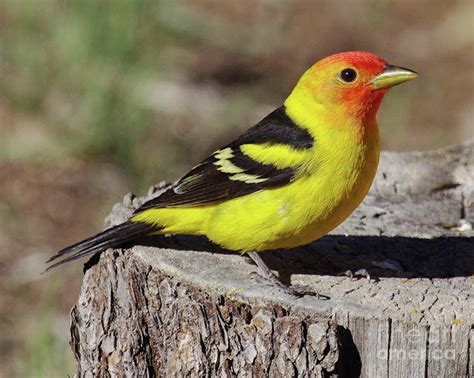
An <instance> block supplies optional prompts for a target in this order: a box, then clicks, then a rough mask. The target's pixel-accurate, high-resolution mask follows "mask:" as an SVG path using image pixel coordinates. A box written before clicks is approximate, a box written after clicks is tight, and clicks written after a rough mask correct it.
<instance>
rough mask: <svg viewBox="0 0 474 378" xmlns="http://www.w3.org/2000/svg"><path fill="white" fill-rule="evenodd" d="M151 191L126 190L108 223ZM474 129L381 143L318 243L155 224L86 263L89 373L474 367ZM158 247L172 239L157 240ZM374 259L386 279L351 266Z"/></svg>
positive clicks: (453, 372) (79, 319) (76, 313)
mask: <svg viewBox="0 0 474 378" xmlns="http://www.w3.org/2000/svg"><path fill="white" fill-rule="evenodd" d="M159 190H160V188H153V189H152V190H151V191H150V193H149V195H148V196H147V197H146V198H135V197H134V196H133V195H127V196H126V197H125V199H124V202H123V203H122V204H118V205H115V207H114V209H113V211H112V214H111V215H110V216H109V218H108V225H113V224H118V223H121V222H123V221H124V220H125V219H126V218H127V217H128V216H130V214H131V212H132V211H133V209H134V208H136V207H138V206H139V205H140V204H141V203H143V201H145V200H146V199H149V198H150V197H152V196H156V195H157V191H159ZM473 220H474V141H471V142H469V143H466V144H464V145H462V146H455V147H450V148H446V149H442V150H436V151H428V152H413V153H390V152H385V153H383V154H382V159H381V164H380V167H379V171H378V174H377V177H376V181H375V183H374V185H373V187H372V189H371V192H370V193H369V195H368V196H367V198H366V199H365V201H364V203H363V204H362V205H361V206H360V207H359V209H357V211H356V212H355V213H354V214H353V215H352V216H351V217H350V218H349V219H348V220H347V221H346V222H345V223H344V224H342V225H341V226H340V227H339V228H337V229H336V230H334V231H333V232H332V233H331V235H328V236H326V237H324V238H322V239H320V240H319V241H316V242H314V243H312V244H310V245H308V246H305V247H301V248H296V249H293V250H285V251H271V252H265V253H262V255H261V256H262V258H263V259H264V260H265V262H266V263H267V264H268V265H269V266H270V268H271V269H273V270H274V271H276V272H278V274H279V275H280V278H281V279H282V280H283V281H284V282H287V283H292V284H304V285H311V286H313V287H315V288H317V290H318V291H319V292H320V293H321V294H324V295H328V296H329V297H330V298H331V299H330V300H318V299H316V298H315V297H310V296H305V297H302V298H295V297H292V296H289V295H286V294H285V293H283V292H281V291H280V290H279V289H278V288H276V287H273V286H270V285H268V284H267V283H266V282H265V281H264V280H262V279H261V278H260V277H259V276H258V274H257V273H256V272H257V269H256V267H255V266H254V265H253V264H252V263H251V261H250V260H249V259H248V258H246V257H243V256H240V255H239V254H234V253H226V252H224V251H219V250H218V249H217V248H216V247H214V246H212V245H211V244H210V243H209V242H207V241H206V240H204V239H203V238H195V237H186V236H181V237H157V238H155V239H154V240H152V239H150V240H144V241H143V244H145V246H134V247H133V248H131V250H115V251H112V250H109V251H107V252H106V253H104V254H103V255H102V256H100V258H98V257H95V258H93V259H92V260H91V261H90V262H89V263H87V264H86V268H87V269H86V272H85V275H84V282H83V285H82V290H81V294H80V297H79V300H78V302H77V304H76V305H75V307H74V309H73V310H72V324H71V334H72V341H71V346H72V349H73V351H74V354H75V357H76V360H77V372H76V374H77V376H81V377H82V376H140V377H141V376H174V375H179V376H184V375H186V376H201V375H202V376H235V375H239V376H256V377H263V376H272V377H274V376H285V377H286V376H314V377H323V376H334V377H346V376H363V377H463V376H469V375H470V376H473V375H474V368H473V362H474V331H473V324H474V317H473V309H474V299H473V282H474V276H473V273H474V245H473V244H474V243H473V239H472V236H473V235H474V232H473V231H472V222H473ZM158 246H160V247H158ZM362 268H364V269H366V270H367V271H368V272H369V273H370V275H371V276H373V277H378V279H377V280H373V279H372V280H368V279H366V278H359V279H355V278H350V277H347V276H346V275H344V274H343V272H345V271H347V270H351V271H352V272H356V271H358V270H359V269H362Z"/></svg>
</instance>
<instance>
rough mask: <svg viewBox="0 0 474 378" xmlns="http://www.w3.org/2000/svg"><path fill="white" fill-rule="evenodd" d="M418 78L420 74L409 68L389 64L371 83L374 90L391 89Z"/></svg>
mask: <svg viewBox="0 0 474 378" xmlns="http://www.w3.org/2000/svg"><path fill="white" fill-rule="evenodd" d="M417 76H418V74H417V73H416V72H415V71H412V70H409V69H408V68H403V67H397V66H392V65H391V64H387V65H386V66H385V68H384V70H383V71H382V72H380V73H379V74H378V75H377V76H375V77H374V78H373V79H372V80H371V81H370V84H372V87H374V89H380V88H390V87H393V86H394V85H398V84H401V83H404V82H405V81H408V80H411V79H414V78H415V77H417Z"/></svg>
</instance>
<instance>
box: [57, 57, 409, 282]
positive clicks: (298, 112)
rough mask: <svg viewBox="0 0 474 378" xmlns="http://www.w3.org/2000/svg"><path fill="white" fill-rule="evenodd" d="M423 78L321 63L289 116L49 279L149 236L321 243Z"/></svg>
mask: <svg viewBox="0 0 474 378" xmlns="http://www.w3.org/2000/svg"><path fill="white" fill-rule="evenodd" d="M416 76H417V74H416V72H414V71H411V70H409V69H406V68H403V67H397V66H393V65H391V64H388V63H387V62H386V61H385V60H383V59H382V58H380V57H378V56H376V55H374V54H370V53H367V52H363V51H350V52H346V53H339V54H334V55H331V56H329V57H327V58H325V59H322V60H320V61H319V62H317V63H316V64H314V65H313V66H312V67H310V68H309V69H308V70H307V71H306V72H305V73H304V74H303V76H302V77H301V79H300V80H299V82H298V83H297V85H296V87H295V88H294V90H293V91H292V93H291V94H290V96H289V97H288V98H287V99H286V101H285V104H284V106H281V107H279V108H277V109H276V110H275V111H273V112H272V113H270V114H269V115H268V116H267V117H265V118H264V119H262V120H261V121H260V122H259V123H257V124H256V125H255V126H254V127H252V128H250V129H249V130H247V131H246V132H245V133H243V134H242V135H241V136H239V137H238V138H237V139H236V140H234V141H232V142H231V143H230V144H228V145H226V146H225V147H222V148H221V149H219V150H218V151H216V152H214V153H213V154H212V155H211V156H209V157H208V158H207V159H205V160H203V161H202V162H201V163H200V164H199V165H197V166H196V167H194V168H193V169H191V171H189V172H188V173H187V174H186V175H185V176H183V178H181V179H180V180H179V181H178V182H177V183H176V184H175V185H173V186H172V187H170V188H168V190H166V191H165V192H164V193H162V194H161V195H160V196H158V197H156V198H153V199H151V200H149V201H147V202H146V203H144V204H143V205H142V206H141V207H140V208H138V209H137V210H136V212H135V214H134V215H133V216H132V217H131V218H130V219H129V220H127V221H126V222H124V223H122V224H119V225H116V226H114V227H111V228H109V229H107V230H105V231H102V232H100V233H98V234H96V235H93V236H91V237H89V238H87V239H85V240H82V241H80V242H78V243H76V244H73V245H71V246H69V247H66V248H64V249H62V250H61V251H59V252H58V253H56V254H55V255H54V256H52V257H51V259H50V260H49V261H48V262H53V261H54V260H57V261H56V262H54V263H52V265H51V266H50V267H49V268H48V269H51V268H53V267H56V266H58V265H61V264H64V263H66V262H68V261H73V260H75V259H78V258H80V257H83V256H87V255H92V254H96V253H101V252H103V251H105V250H106V249H108V248H121V247H122V246H126V245H129V244H130V243H135V242H136V241H137V240H139V239H140V238H141V237H143V236H146V235H150V234H191V235H204V236H207V237H208V238H209V239H210V240H211V241H213V242H214V243H216V244H218V245H220V246H222V247H224V248H227V249H231V250H234V251H241V252H254V251H255V252H259V251H264V250H269V249H276V248H291V247H296V246H300V245H303V244H307V243H309V242H311V241H313V240H316V239H318V238H320V237H321V236H324V235H325V234H327V233H328V232H329V231H331V230H332V229H333V228H335V227H336V226H337V225H339V224H340V223H341V222H342V221H344V219H346V218H347V217H348V216H349V215H350V214H351V213H352V212H353V211H354V209H355V208H356V207H357V206H358V205H359V204H360V203H361V202H362V200H363V199H364V197H365V195H366V194H367V192H368V191H369V189H370V186H371V184H372V181H373V179H374V177H375V172H376V170H377V165H378V160H379V153H380V143H379V132H378V127H377V123H376V119H375V116H376V114H377V111H378V109H379V106H380V104H381V101H382V99H383V97H384V95H385V93H386V92H387V91H388V89H389V88H390V87H392V86H394V85H398V84H400V83H403V82H405V81H408V80H411V79H414V78H415V77H416ZM250 256H253V257H252V259H254V260H255V259H256V257H255V256H257V255H255V254H254V253H252V254H251V255H250ZM60 257H62V258H63V259H62V260H59V258H60ZM262 264H263V262H261V261H260V262H258V265H259V266H261V265H262ZM267 270H268V269H267ZM267 273H268V272H267Z"/></svg>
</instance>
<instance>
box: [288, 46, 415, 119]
mask: <svg viewBox="0 0 474 378" xmlns="http://www.w3.org/2000/svg"><path fill="white" fill-rule="evenodd" d="M416 76H417V75H416V73H415V72H413V71H411V70H408V69H406V68H401V67H396V66H392V65H390V64H388V63H387V62H386V61H385V60H384V59H382V58H380V57H378V56H376V55H374V54H371V53H368V52H362V51H351V52H345V53H339V54H335V55H331V56H329V57H327V58H324V59H322V60H320V61H319V62H317V63H316V64H314V65H313V66H312V67H311V68H310V69H309V70H308V71H306V73H305V74H304V75H303V77H302V78H301V80H300V82H299V83H298V85H297V86H296V88H295V91H301V92H305V93H306V96H307V95H309V96H311V97H312V100H313V101H315V102H316V103H318V104H321V105H327V107H328V109H332V110H334V107H333V106H332V105H335V106H336V107H338V108H342V109H343V110H344V111H346V112H348V113H349V114H350V115H351V116H353V117H356V118H357V119H360V120H362V121H364V122H367V121H371V120H372V119H375V114H376V113H377V110H378V108H379V106H380V103H381V101H382V99H383V96H384V94H385V93H386V92H387V91H388V89H390V87H392V86H394V85H397V84H400V83H403V82H404V81H407V80H410V79H413V78H415V77H416ZM294 94H295V93H294ZM297 95H298V94H297Z"/></svg>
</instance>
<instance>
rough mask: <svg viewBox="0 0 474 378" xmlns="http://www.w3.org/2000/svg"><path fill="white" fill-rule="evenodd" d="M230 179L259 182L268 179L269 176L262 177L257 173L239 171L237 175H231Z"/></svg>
mask: <svg viewBox="0 0 474 378" xmlns="http://www.w3.org/2000/svg"><path fill="white" fill-rule="evenodd" d="M229 180H232V181H243V182H245V183H246V184H258V183H259V182H264V181H267V180H268V179H267V178H261V177H260V176H257V175H249V174H246V173H238V174H236V175H232V176H229Z"/></svg>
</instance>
